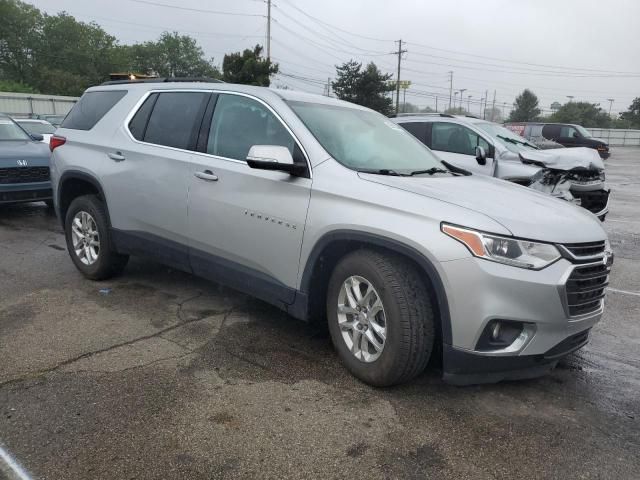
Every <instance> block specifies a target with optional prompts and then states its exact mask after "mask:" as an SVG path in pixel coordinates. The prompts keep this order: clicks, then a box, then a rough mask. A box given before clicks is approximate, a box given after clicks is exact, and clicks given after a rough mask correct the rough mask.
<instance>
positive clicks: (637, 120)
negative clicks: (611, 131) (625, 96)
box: [620, 97, 640, 128]
mask: <svg viewBox="0 0 640 480" xmlns="http://www.w3.org/2000/svg"><path fill="white" fill-rule="evenodd" d="M620 120H622V121H623V122H625V123H627V124H628V125H629V126H628V127H626V128H640V97H636V98H635V99H634V100H633V102H632V103H631V105H629V110H627V111H626V112H622V113H621V114H620Z"/></svg>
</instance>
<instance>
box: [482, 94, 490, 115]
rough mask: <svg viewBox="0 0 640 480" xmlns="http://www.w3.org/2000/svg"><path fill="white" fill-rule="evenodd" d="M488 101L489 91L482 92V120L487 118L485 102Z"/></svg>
mask: <svg viewBox="0 0 640 480" xmlns="http://www.w3.org/2000/svg"><path fill="white" fill-rule="evenodd" d="M488 99H489V90H485V91H484V109H483V110H482V118H483V119H486V118H487V100H488Z"/></svg>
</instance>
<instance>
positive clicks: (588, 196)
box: [571, 186, 611, 219]
mask: <svg viewBox="0 0 640 480" xmlns="http://www.w3.org/2000/svg"><path fill="white" fill-rule="evenodd" d="M571 195H573V196H574V198H578V199H580V206H581V207H582V208H586V209H587V210H589V211H590V212H591V213H593V214H594V215H595V216H596V217H598V218H600V219H602V218H603V217H604V216H605V215H606V214H607V213H609V197H610V195H611V190H609V189H606V188H603V189H600V190H580V189H578V188H575V186H572V187H571Z"/></svg>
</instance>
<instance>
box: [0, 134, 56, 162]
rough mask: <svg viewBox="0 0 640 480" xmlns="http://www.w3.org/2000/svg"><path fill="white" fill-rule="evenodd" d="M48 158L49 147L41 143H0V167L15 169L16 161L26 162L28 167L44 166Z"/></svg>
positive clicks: (11, 141)
mask: <svg viewBox="0 0 640 480" xmlns="http://www.w3.org/2000/svg"><path fill="white" fill-rule="evenodd" d="M49 156H50V152H49V146H48V145H46V144H44V143H42V142H30V141H19V140H9V141H0V167H5V168H6V167H16V166H18V164H17V163H16V162H17V161H18V160H26V161H27V164H28V166H33V167H36V166H45V165H49Z"/></svg>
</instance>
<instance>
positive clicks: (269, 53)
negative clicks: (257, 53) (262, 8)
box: [267, 0, 271, 60]
mask: <svg viewBox="0 0 640 480" xmlns="http://www.w3.org/2000/svg"><path fill="white" fill-rule="evenodd" d="M267 60H271V0H267Z"/></svg>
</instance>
